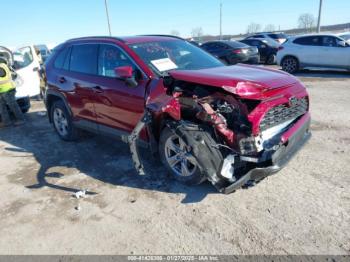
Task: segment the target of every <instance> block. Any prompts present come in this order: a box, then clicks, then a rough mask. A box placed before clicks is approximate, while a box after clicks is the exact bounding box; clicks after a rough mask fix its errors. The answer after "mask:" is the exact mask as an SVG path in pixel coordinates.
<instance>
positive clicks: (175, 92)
mask: <svg viewBox="0 0 350 262" xmlns="http://www.w3.org/2000/svg"><path fill="white" fill-rule="evenodd" d="M164 86H165V88H166V94H167V96H168V97H172V98H173V99H174V100H173V101H172V103H176V106H177V108H178V109H179V112H178V114H179V115H180V116H179V118H180V120H179V121H177V120H173V119H169V120H167V121H166V125H167V127H168V128H170V129H171V130H172V131H173V132H174V133H175V134H177V135H178V136H179V137H181V139H182V140H184V141H185V142H186V144H187V145H189V146H188V148H187V149H186V150H188V152H191V154H193V155H194V157H195V158H196V161H197V162H198V166H199V168H200V169H201V172H202V173H203V174H205V175H206V177H207V179H208V180H209V181H211V183H212V184H213V185H214V186H215V187H216V188H217V189H218V190H219V191H220V192H224V193H230V192H233V191H234V190H236V189H238V188H240V187H242V186H248V185H251V184H255V183H256V182H258V181H259V180H262V179H263V178H264V177H266V176H267V175H269V174H273V173H275V172H277V171H278V170H279V169H280V167H279V165H277V164H276V163H277V162H278V161H279V157H280V155H283V152H284V151H285V148H286V147H287V143H285V144H283V142H281V138H282V134H283V133H284V132H286V131H287V130H288V129H289V128H291V127H292V126H293V125H294V124H295V123H296V122H297V121H298V120H299V119H300V118H301V117H302V116H303V115H304V114H305V113H306V112H307V110H308V105H306V106H305V105H304V107H302V106H303V105H300V104H297V105H296V106H297V107H298V110H299V111H298V110H294V111H292V113H293V114H291V115H290V116H286V114H285V113H286V112H287V111H288V110H289V109H288V110H287V109H285V110H284V108H282V107H281V106H280V108H281V109H280V108H278V110H276V112H277V113H275V112H274V111H271V112H270V111H268V112H267V113H266V115H267V117H268V118H267V120H265V123H264V124H265V125H266V126H267V128H261V130H262V131H261V132H260V133H259V134H257V135H256V134H255V135H254V134H253V123H252V122H251V121H250V120H249V115H250V113H252V112H253V111H254V110H255V109H256V107H257V106H258V105H259V104H260V103H261V101H260V100H254V99H251V100H249V99H243V98H240V97H239V96H237V95H234V94H232V93H229V92H227V91H225V90H222V89H221V90H218V89H217V88H216V87H212V86H205V85H201V84H195V83H189V82H186V81H179V80H175V79H174V78H172V77H165V78H164ZM288 108H289V107H288ZM290 108H292V107H290ZM282 111H283V112H282ZM289 111H291V110H289ZM289 111H288V112H289ZM163 112H165V109H164V108H163ZM279 112H282V116H283V117H284V118H281V119H282V120H277V121H275V122H276V123H274V122H273V124H271V119H273V118H274V116H275V115H277V114H278V113H279ZM153 113H154V107H152V106H150V107H148V113H147V115H148V116H147V117H144V118H143V121H141V122H142V123H143V124H141V125H139V126H138V127H137V128H135V130H136V129H137V130H138V131H137V132H140V130H141V129H142V128H143V127H144V125H146V126H148V127H149V126H152V114H153ZM280 121H281V122H280ZM262 122H263V121H262ZM268 125H269V126H268ZM308 126H309V123H308V124H306V125H305V128H304V129H303V130H302V132H301V134H302V135H304V133H307V132H308ZM260 127H261V126H260ZM148 130H152V128H148ZM137 132H136V134H135V133H134V132H133V133H134V134H133V136H132V137H133V139H131V140H130V139H129V142H132V140H134V141H135V140H136V138H137ZM303 132H304V133H303ZM298 139H299V138H298ZM151 140H152V139H151ZM153 141H154V139H153ZM131 145H132V143H131ZM135 149H136V146H135V143H134V146H133V150H131V151H132V153H133V151H135ZM133 159H134V163H135V166H136V168H137V169H138V170H139V173H141V174H143V173H144V171H143V167H142V164H141V162H140V160H139V159H138V154H135V153H133Z"/></svg>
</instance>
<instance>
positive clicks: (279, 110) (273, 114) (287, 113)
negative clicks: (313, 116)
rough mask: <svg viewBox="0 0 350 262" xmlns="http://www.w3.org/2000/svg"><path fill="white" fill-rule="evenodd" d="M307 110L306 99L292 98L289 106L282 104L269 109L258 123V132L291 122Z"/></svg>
mask: <svg viewBox="0 0 350 262" xmlns="http://www.w3.org/2000/svg"><path fill="white" fill-rule="evenodd" d="M307 109H308V99H307V98H306V97H303V98H300V99H298V98H294V99H293V100H291V103H290V105H288V104H282V105H278V106H276V107H273V108H271V109H270V110H269V111H268V112H267V113H266V114H265V116H264V118H263V120H262V121H261V122H260V130H261V131H264V130H266V129H269V128H271V127H274V126H277V125H279V124H282V123H284V122H287V121H289V120H293V119H295V118H297V117H299V116H302V115H304V114H305V113H306V112H307Z"/></svg>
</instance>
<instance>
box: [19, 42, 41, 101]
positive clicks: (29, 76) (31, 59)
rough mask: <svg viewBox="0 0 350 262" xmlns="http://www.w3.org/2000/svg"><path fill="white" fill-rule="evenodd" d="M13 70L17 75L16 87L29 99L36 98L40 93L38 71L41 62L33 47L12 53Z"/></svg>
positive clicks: (25, 47) (29, 46)
mask: <svg viewBox="0 0 350 262" xmlns="http://www.w3.org/2000/svg"><path fill="white" fill-rule="evenodd" d="M13 56H14V66H13V67H14V69H15V70H16V72H17V74H18V82H17V87H18V88H21V89H23V90H24V91H23V92H25V94H26V95H28V96H29V97H36V96H38V95H40V94H41V92H40V90H41V89H40V69H41V65H40V63H41V62H42V61H41V59H40V57H39V56H38V55H37V52H36V49H35V47H34V45H28V46H24V47H20V48H18V49H16V50H15V51H14V53H13Z"/></svg>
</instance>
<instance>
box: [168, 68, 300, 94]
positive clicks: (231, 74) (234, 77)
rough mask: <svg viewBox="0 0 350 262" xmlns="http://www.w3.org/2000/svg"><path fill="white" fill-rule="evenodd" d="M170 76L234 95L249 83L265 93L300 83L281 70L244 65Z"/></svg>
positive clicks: (173, 73) (192, 71)
mask: <svg viewBox="0 0 350 262" xmlns="http://www.w3.org/2000/svg"><path fill="white" fill-rule="evenodd" d="M169 74H170V75H171V76H172V77H173V78H175V79H177V80H182V81H188V82H192V83H198V84H202V85H210V86H217V87H222V88H224V89H225V90H226V91H230V92H232V93H237V92H236V90H237V89H236V87H237V86H241V85H242V84H243V85H244V84H247V83H248V84H250V85H254V86H255V87H259V88H260V92H264V91H267V90H271V89H276V88H280V87H284V86H289V85H292V84H294V83H297V82H298V80H297V79H296V78H295V77H293V76H291V75H289V74H287V73H285V72H282V71H279V70H274V69H269V68H265V67H258V66H251V65H243V64H238V65H233V66H223V67H215V68H209V69H200V70H173V71H170V72H169ZM243 93H244V91H243ZM248 95H249V94H248Z"/></svg>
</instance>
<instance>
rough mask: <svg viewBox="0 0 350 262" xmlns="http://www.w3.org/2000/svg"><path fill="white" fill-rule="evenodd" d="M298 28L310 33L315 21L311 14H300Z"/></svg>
mask: <svg viewBox="0 0 350 262" xmlns="http://www.w3.org/2000/svg"><path fill="white" fill-rule="evenodd" d="M298 25H299V28H302V29H304V30H305V31H306V32H312V31H313V30H314V28H315V25H316V19H315V17H314V16H313V15H312V14H308V13H305V14H301V15H300V16H299V19H298Z"/></svg>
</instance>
